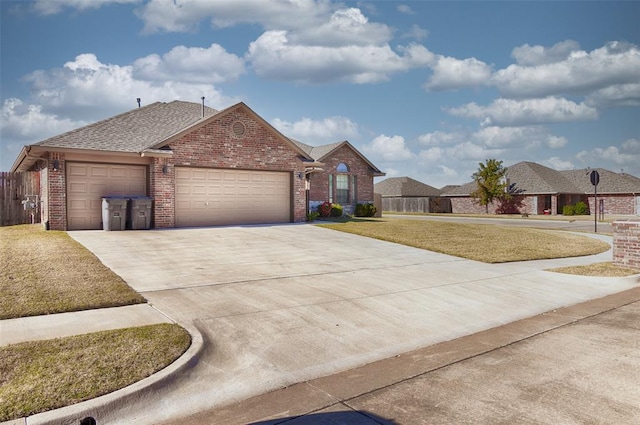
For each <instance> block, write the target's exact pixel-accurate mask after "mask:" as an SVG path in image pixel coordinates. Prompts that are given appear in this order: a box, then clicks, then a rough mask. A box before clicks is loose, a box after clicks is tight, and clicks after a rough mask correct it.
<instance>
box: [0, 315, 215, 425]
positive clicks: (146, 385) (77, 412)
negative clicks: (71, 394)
mask: <svg viewBox="0 0 640 425" xmlns="http://www.w3.org/2000/svg"><path fill="white" fill-rule="evenodd" d="M180 326H182V327H183V328H185V329H186V330H187V332H189V334H190V335H191V345H190V346H189V348H188V349H187V351H185V352H184V353H183V354H182V355H181V356H180V357H179V358H178V359H177V360H176V361H174V362H173V363H171V364H170V365H169V366H167V367H165V368H164V369H162V370H160V371H158V372H156V373H154V374H153V375H151V376H148V377H146V378H144V379H142V380H141V381H138V382H135V383H133V384H131V385H129V386H127V387H124V388H121V389H119V390H116V391H114V392H112V393H109V394H105V395H103V396H100V397H96V398H94V399H91V400H87V401H83V402H80V403H77V404H74V405H71V406H66V407H61V408H59V409H55V410H50V411H47V412H43V413H38V414H36V415H32V416H29V417H26V418H23V420H24V424H25V425H72V424H73V425H77V424H80V422H81V421H82V419H84V418H87V417H92V418H93V419H95V421H96V422H97V423H98V424H101V423H107V422H108V418H109V416H110V414H111V412H112V411H114V410H116V408H121V407H122V406H123V405H126V404H127V403H129V402H131V401H132V400H136V399H140V398H144V397H145V395H147V394H149V393H152V392H153V391H155V390H156V389H158V388H162V387H165V386H167V385H170V384H171V382H173V381H175V380H176V377H177V376H178V375H180V374H182V373H184V372H186V371H188V370H190V369H193V368H194V367H195V366H196V365H197V364H198V362H199V361H200V354H201V353H202V351H203V348H204V340H203V337H202V334H201V333H200V331H199V330H198V329H197V328H196V327H195V326H192V325H183V324H180ZM20 421H21V419H18V420H16V422H15V424H21V423H22V422H20ZM9 423H10V424H13V422H9ZM0 425H2V424H0Z"/></svg>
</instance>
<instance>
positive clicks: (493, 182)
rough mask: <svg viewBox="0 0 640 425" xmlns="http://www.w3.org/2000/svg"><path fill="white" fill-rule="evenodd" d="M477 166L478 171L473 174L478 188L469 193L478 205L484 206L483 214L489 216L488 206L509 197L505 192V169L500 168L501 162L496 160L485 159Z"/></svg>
mask: <svg viewBox="0 0 640 425" xmlns="http://www.w3.org/2000/svg"><path fill="white" fill-rule="evenodd" d="M479 166H480V167H479V168H478V171H476V172H475V173H473V179H474V180H475V181H476V184H477V186H478V187H477V189H476V190H474V191H473V192H472V193H471V197H472V198H475V199H476V202H478V203H479V204H480V205H484V207H485V212H486V213H487V214H489V204H490V203H491V202H493V200H494V199H505V198H506V197H508V196H509V195H508V194H507V193H506V191H505V189H506V188H507V181H506V174H507V169H506V168H505V167H503V166H502V161H498V160H497V159H487V160H486V161H485V163H484V164H483V163H480V164H479Z"/></svg>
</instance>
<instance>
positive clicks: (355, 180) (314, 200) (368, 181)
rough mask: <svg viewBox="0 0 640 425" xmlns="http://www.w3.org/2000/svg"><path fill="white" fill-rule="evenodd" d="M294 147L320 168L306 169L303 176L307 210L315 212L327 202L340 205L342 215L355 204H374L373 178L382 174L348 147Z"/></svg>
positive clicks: (352, 209)
mask: <svg viewBox="0 0 640 425" xmlns="http://www.w3.org/2000/svg"><path fill="white" fill-rule="evenodd" d="M294 143H296V144H297V145H298V146H299V147H300V148H301V149H302V150H304V151H305V152H306V153H307V154H308V155H309V156H310V157H311V158H312V159H313V160H314V161H316V162H317V163H319V164H320V165H318V166H317V167H313V166H312V167H308V168H307V172H306V173H307V179H308V193H307V199H308V208H309V210H316V209H317V207H318V205H320V204H322V203H323V202H327V201H328V202H331V203H336V204H340V205H342V207H343V209H344V211H345V212H346V213H353V212H354V210H355V206H356V204H358V203H360V204H365V203H370V204H373V203H374V193H373V178H374V177H381V176H384V175H385V173H383V172H382V171H380V170H379V169H378V167H376V166H375V165H373V164H372V163H371V162H370V161H369V160H368V159H367V158H366V157H365V156H364V155H362V154H361V153H360V152H359V151H358V150H357V149H356V148H354V147H353V146H352V145H351V143H349V142H347V141H344V142H338V143H333V144H330V145H323V146H310V145H306V144H304V143H301V142H298V141H294Z"/></svg>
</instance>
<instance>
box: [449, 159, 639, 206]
mask: <svg viewBox="0 0 640 425" xmlns="http://www.w3.org/2000/svg"><path fill="white" fill-rule="evenodd" d="M589 171H590V170H567V171H557V170H554V169H551V168H549V167H545V166H544V165H541V164H537V163H535V162H528V161H523V162H519V163H517V164H514V165H512V166H509V167H507V174H506V176H507V180H508V182H509V183H510V184H514V185H515V187H516V188H517V189H520V190H521V191H522V196H523V197H524V206H523V207H522V209H521V212H522V213H527V214H532V215H539V214H551V215H556V214H562V210H563V208H564V206H565V205H575V204H576V203H577V202H580V201H582V202H584V203H585V204H587V205H588V206H589V211H590V212H591V213H594V212H595V211H596V204H595V196H594V187H593V186H592V185H591V181H590V179H589ZM597 171H598V172H599V173H600V183H599V185H598V206H600V205H602V212H603V213H604V214H615V215H632V214H637V215H640V178H637V177H635V176H632V175H629V174H624V173H615V172H613V171H609V170H605V169H598V170H597ZM475 189H476V183H475V182H469V183H466V184H464V185H461V186H458V187H453V188H451V189H449V190H446V191H444V192H443V193H442V196H443V197H446V198H448V199H450V200H451V210H452V212H453V213H463V214H466V213H472V214H482V213H484V207H483V206H480V205H479V204H478V203H476V201H475V199H473V198H472V197H471V193H472V192H473V191H474V190H475ZM496 207H497V204H495V203H494V205H490V207H489V210H490V211H492V210H495V208H496Z"/></svg>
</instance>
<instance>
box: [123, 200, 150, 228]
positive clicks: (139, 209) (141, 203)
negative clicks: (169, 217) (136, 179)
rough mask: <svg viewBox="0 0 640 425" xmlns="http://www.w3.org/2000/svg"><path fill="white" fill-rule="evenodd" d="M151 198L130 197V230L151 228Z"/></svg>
mask: <svg viewBox="0 0 640 425" xmlns="http://www.w3.org/2000/svg"><path fill="white" fill-rule="evenodd" d="M152 202H153V199H151V198H149V197H147V196H136V197H133V198H130V201H129V205H130V209H131V214H130V216H129V217H130V220H131V221H130V223H131V230H147V229H150V228H151V204H152Z"/></svg>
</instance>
